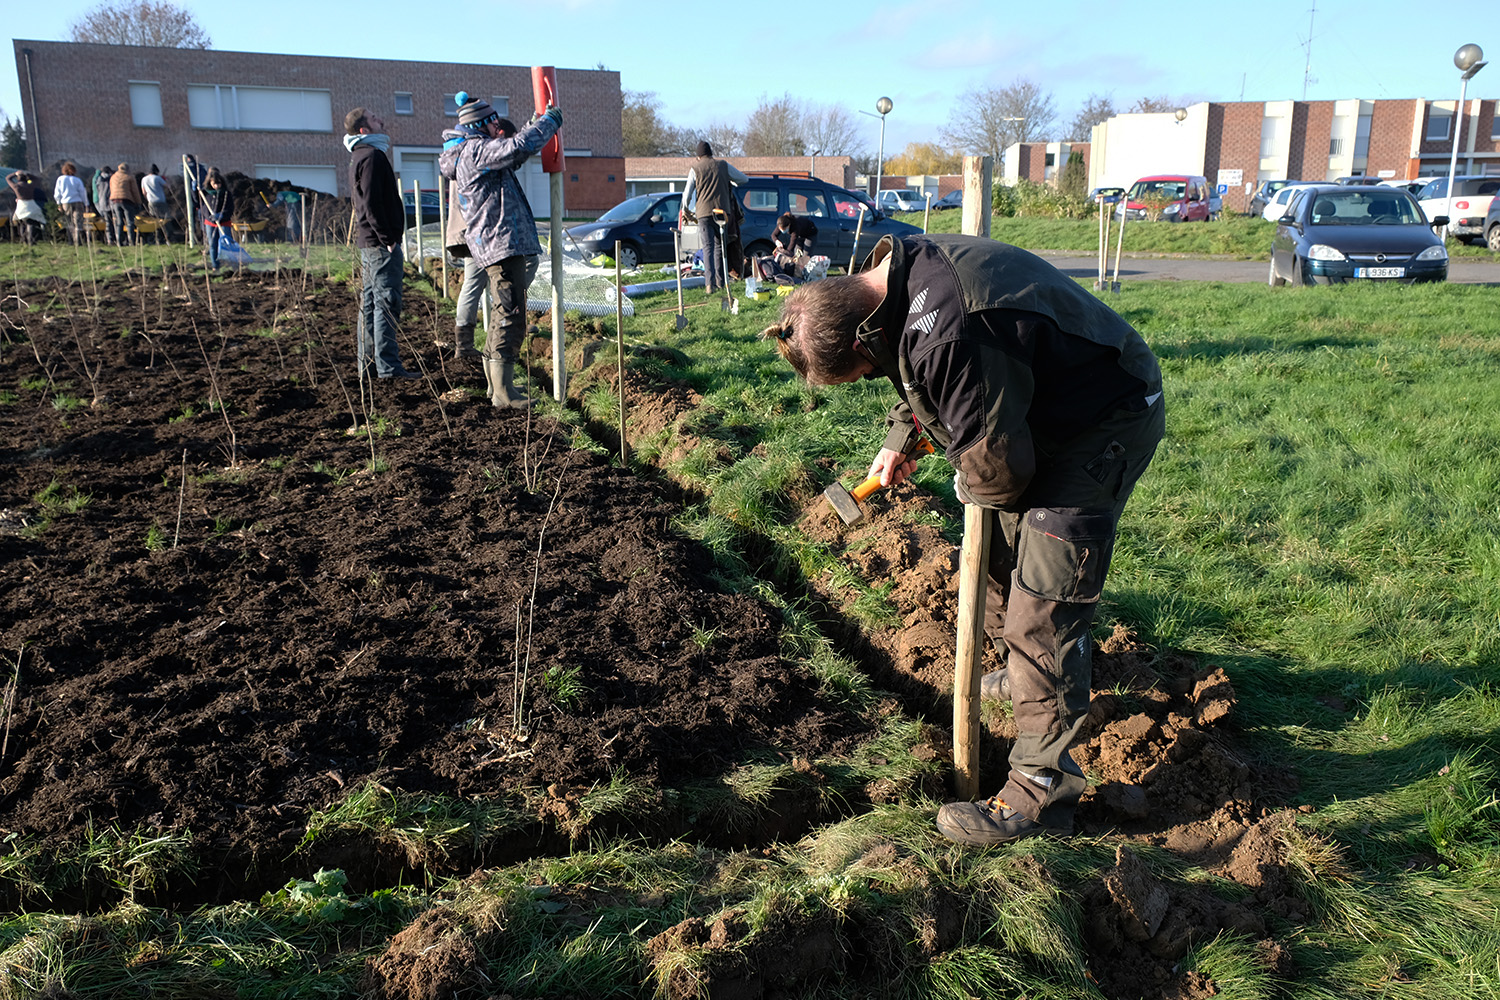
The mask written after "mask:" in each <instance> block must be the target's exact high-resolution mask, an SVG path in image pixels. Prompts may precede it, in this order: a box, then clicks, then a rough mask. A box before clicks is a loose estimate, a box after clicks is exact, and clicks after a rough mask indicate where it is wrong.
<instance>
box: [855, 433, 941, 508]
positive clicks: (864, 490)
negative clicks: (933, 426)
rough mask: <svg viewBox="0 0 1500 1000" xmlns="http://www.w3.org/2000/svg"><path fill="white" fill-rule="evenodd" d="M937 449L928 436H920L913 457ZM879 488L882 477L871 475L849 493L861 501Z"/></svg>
mask: <svg viewBox="0 0 1500 1000" xmlns="http://www.w3.org/2000/svg"><path fill="white" fill-rule="evenodd" d="M936 450H937V449H936V448H934V447H933V446H932V442H931V441H929V440H927V439H926V438H918V439H917V446H916V447H915V448H913V449H912V453H913V457H917V456H921V455H931V454H932V453H933V452H934V451H936ZM878 489H880V477H879V476H871V477H870V478H869V479H866V480H865V481H864V482H862V483H860V484H859V485H858V486H856V487H854V489H852V490H850V491H849V495H850V496H851V497H853V498H854V499H855V500H856V501H859V500H863V499H864V498H865V497H867V496H869V495H870V494H871V493H874V492H875V491H876V490H878Z"/></svg>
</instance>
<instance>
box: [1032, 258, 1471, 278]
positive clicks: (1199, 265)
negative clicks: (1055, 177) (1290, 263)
mask: <svg viewBox="0 0 1500 1000" xmlns="http://www.w3.org/2000/svg"><path fill="white" fill-rule="evenodd" d="M1036 253H1037V254H1038V256H1041V257H1045V258H1047V260H1048V262H1049V263H1051V264H1052V266H1053V267H1056V268H1057V269H1059V270H1060V271H1062V272H1063V273H1064V274H1066V275H1068V276H1070V277H1074V278H1097V277H1098V276H1099V259H1098V258H1097V257H1084V256H1079V255H1077V254H1072V253H1065V252H1063V251H1059V250H1038V251H1036ZM1114 263H1115V258H1114V255H1113V254H1111V255H1110V258H1109V271H1108V274H1107V275H1106V277H1107V278H1113V277H1114ZM1269 269H1270V265H1269V264H1268V263H1267V262H1266V261H1263V260H1259V261H1257V260H1219V259H1213V258H1205V257H1146V256H1138V257H1132V256H1130V255H1129V254H1126V255H1125V256H1123V257H1121V258H1120V281H1122V282H1125V281H1238V282H1259V283H1260V284H1265V283H1266V272H1267V271H1268V270H1269ZM1448 280H1449V281H1453V282H1459V283H1462V284H1477V285H1500V256H1493V257H1489V258H1484V257H1455V258H1452V259H1451V260H1449V261H1448Z"/></svg>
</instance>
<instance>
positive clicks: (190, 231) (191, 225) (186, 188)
mask: <svg viewBox="0 0 1500 1000" xmlns="http://www.w3.org/2000/svg"><path fill="white" fill-rule="evenodd" d="M182 200H183V203H184V207H185V208H186V209H187V245H188V249H189V250H191V249H192V248H193V247H195V246H197V245H198V240H197V236H198V233H197V229H198V224H197V220H196V216H197V214H198V213H197V208H198V206H197V205H194V204H193V181H192V178H191V177H190V176H189V171H188V164H187V154H186V153H184V154H183V155H182ZM94 214H95V215H98V216H103V214H104V209H103V208H99V210H98V211H97V212H95V213H94Z"/></svg>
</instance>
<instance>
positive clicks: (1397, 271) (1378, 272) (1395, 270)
mask: <svg viewBox="0 0 1500 1000" xmlns="http://www.w3.org/2000/svg"><path fill="white" fill-rule="evenodd" d="M1354 276H1355V277H1356V278H1404V277H1406V268H1404V267H1356V268H1355V269H1354Z"/></svg>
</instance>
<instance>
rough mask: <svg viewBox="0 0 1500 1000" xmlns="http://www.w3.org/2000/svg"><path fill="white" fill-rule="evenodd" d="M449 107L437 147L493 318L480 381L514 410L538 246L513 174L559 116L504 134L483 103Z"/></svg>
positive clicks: (518, 403) (522, 399)
mask: <svg viewBox="0 0 1500 1000" xmlns="http://www.w3.org/2000/svg"><path fill="white" fill-rule="evenodd" d="M455 100H457V101H458V102H459V109H458V129H457V130H456V131H457V132H458V133H459V134H458V135H457V136H456V137H455V138H453V139H448V140H446V141H445V142H444V143H443V154H442V156H443V157H444V158H445V159H446V158H448V157H450V156H451V158H452V162H453V172H454V176H455V177H457V178H458V203H459V210H460V211H461V212H462V213H463V218H464V242H465V243H466V244H467V245H468V247H469V253H470V255H471V256H472V257H473V258H474V262H475V263H476V264H477V265H478V266H479V267H482V268H484V269H485V272H486V273H487V274H488V275H489V280H490V297H491V300H492V301H493V303H494V306H495V309H496V311H497V312H498V313H499V317H498V320H499V321H498V322H496V323H493V324H492V325H491V326H490V330H489V334H488V335H487V336H486V337H485V342H484V351H483V354H484V375H485V380H486V381H487V382H488V383H489V388H490V401H491V402H492V403H493V404H494V405H495V406H497V407H511V408H515V409H521V408H524V407H527V406H530V405H531V400H530V399H529V398H527V397H526V396H524V395H522V394H521V392H520V390H518V389H517V388H516V385H515V365H516V359H517V357H518V355H519V353H520V350H521V341H522V340H523V339H524V337H525V335H526V291H527V289H529V288H530V287H531V281H532V279H533V278H534V277H536V267H537V256H538V255H539V254H540V253H541V252H542V245H541V241H540V240H538V239H537V234H536V218H535V217H534V216H533V215H532V214H531V205H530V203H529V202H527V200H526V193H525V192H524V191H522V190H521V183H520V181H519V180H518V179H517V177H516V168H517V167H519V166H520V165H521V164H523V163H525V162H526V160H527V159H529V158H530V157H531V156H532V155H533V154H535V153H536V152H538V151H539V150H540V149H541V148H542V147H543V146H545V145H546V144H547V140H548V139H550V138H552V136H553V135H554V134H555V133H556V132H557V130H558V128H559V127H560V126H561V125H562V111H561V110H559V109H558V108H555V107H548V109H547V113H546V114H544V115H542V116H540V117H538V118H537V119H536V120H534V121H532V122H531V123H530V124H528V125H527V126H526V127H525V128H523V129H520V130H519V131H517V132H515V134H513V135H508V134H506V130H505V128H504V127H503V126H502V125H501V121H502V119H501V117H500V115H499V113H498V112H496V111H495V109H494V108H492V107H490V105H489V103H488V102H486V101H483V100H480V99H478V98H474V99H468V95H467V94H464V93H460V94H458V95H455Z"/></svg>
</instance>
